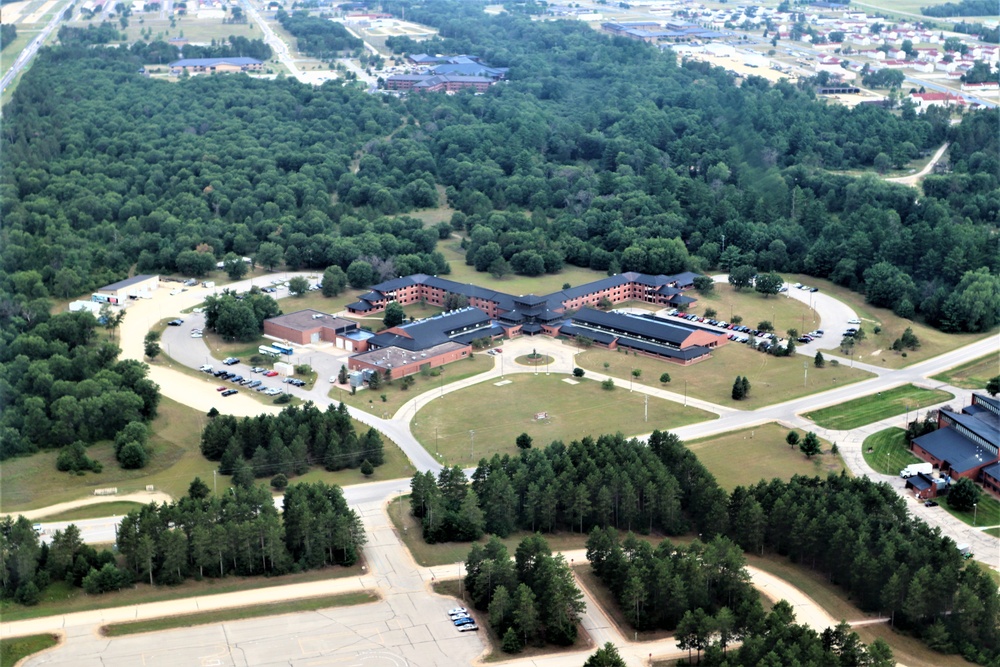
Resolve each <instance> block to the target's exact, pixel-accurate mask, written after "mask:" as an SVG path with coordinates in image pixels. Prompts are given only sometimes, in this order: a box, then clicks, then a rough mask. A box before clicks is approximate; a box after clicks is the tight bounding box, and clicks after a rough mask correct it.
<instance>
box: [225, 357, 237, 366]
mask: <svg viewBox="0 0 1000 667" xmlns="http://www.w3.org/2000/svg"><path fill="white" fill-rule="evenodd" d="M222 363H224V364H225V365H227V366H235V365H236V364H238V363H240V360H239V359H237V358H236V357H229V358H228V359H226V360H225V361H223V362H222Z"/></svg>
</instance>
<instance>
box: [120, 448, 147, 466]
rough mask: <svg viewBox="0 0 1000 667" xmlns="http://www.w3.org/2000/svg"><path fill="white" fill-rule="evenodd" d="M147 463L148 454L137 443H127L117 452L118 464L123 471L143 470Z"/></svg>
mask: <svg viewBox="0 0 1000 667" xmlns="http://www.w3.org/2000/svg"><path fill="white" fill-rule="evenodd" d="M148 461H149V454H148V453H147V452H146V448H145V447H143V446H142V444H140V443H138V442H128V443H126V444H125V445H124V446H123V447H122V448H121V450H119V452H118V463H120V464H121V466H122V468H124V469H125V470H138V469H140V468H145V467H146V463H147V462H148Z"/></svg>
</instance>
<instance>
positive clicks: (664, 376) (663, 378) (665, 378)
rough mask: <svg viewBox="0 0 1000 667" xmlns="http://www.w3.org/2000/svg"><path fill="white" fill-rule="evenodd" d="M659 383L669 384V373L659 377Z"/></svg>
mask: <svg viewBox="0 0 1000 667" xmlns="http://www.w3.org/2000/svg"><path fill="white" fill-rule="evenodd" d="M660 382H662V383H663V384H667V383H668V382H670V373H664V374H663V375H661V376H660Z"/></svg>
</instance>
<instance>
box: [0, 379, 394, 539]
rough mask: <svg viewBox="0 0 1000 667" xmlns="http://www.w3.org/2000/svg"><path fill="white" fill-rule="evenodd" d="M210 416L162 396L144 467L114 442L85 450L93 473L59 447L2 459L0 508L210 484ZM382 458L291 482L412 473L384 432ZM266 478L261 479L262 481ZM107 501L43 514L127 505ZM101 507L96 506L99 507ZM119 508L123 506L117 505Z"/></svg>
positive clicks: (222, 485)
mask: <svg viewBox="0 0 1000 667" xmlns="http://www.w3.org/2000/svg"><path fill="white" fill-rule="evenodd" d="M207 421H208V417H207V416H206V415H205V414H204V413H202V412H199V411H197V410H193V409H191V408H189V407H187V406H185V405H181V404H180V403H177V402H176V401H173V400H171V399H169V398H167V397H165V396H164V397H162V398H161V399H160V408H159V415H158V416H157V418H156V419H155V420H153V422H152V424H151V425H150V433H151V434H152V435H151V436H150V439H149V442H150V452H151V456H150V459H149V465H147V466H146V467H145V468H143V469H142V470H122V469H121V468H120V467H119V466H118V462H117V461H116V460H115V454H114V443H112V442H100V443H96V444H93V445H91V446H89V447H88V448H87V455H88V456H90V457H91V458H93V459H97V460H98V461H100V462H101V463H102V464H103V465H104V470H103V471H102V472H101V473H100V474H97V475H95V474H94V473H90V472H88V473H85V474H83V475H74V474H71V473H65V472H58V471H57V470H56V457H57V456H58V453H59V452H58V450H46V451H42V452H38V453H36V454H32V455H31V456H25V457H20V458H15V459H10V460H8V461H4V463H3V484H0V511H3V512H10V513H16V512H18V511H24V510H29V509H37V508H40V507H47V506H49V505H54V504H56V503H62V502H68V501H71V500H76V499H78V498H83V497H86V496H91V495H92V494H93V492H94V489H102V488H108V487H116V488H117V489H118V492H119V493H131V492H136V491H142V490H144V489H145V488H146V486H147V485H152V486H154V487H155V488H156V490H157V491H162V492H164V493H166V494H169V495H170V496H172V497H173V498H180V497H182V496H184V495H185V494H187V490H188V486H189V485H190V484H191V480H193V479H194V478H195V477H200V478H201V479H202V481H203V482H205V483H206V484H208V485H209V486H210V487H211V486H212V471H213V470H217V469H218V463H217V462H214V461H209V460H208V459H206V458H205V457H204V456H202V454H201V449H200V444H201V431H202V429H203V428H204V425H205V422H207ZM353 424H354V428H355V429H356V430H357V431H358V432H359V433H364V432H365V431H367V430H368V427H367V426H365V425H364V424H362V423H361V422H357V421H354V422H353ZM382 440H383V443H384V449H385V459H386V462H385V464H383V465H382V466H379V467H378V468H376V469H375V473H374V474H373V475H372V476H371V477H369V478H366V477H365V476H364V475H362V474H361V473H360V472H359V471H358V470H350V469H349V470H339V471H336V472H328V471H326V470H323V469H322V468H321V467H316V468H314V469H313V470H311V471H309V472H308V473H307V474H305V475H302V476H300V477H293V478H291V479H290V480H289V481H290V482H291V483H292V484H295V483H297V482H302V481H308V482H315V481H320V480H322V481H324V482H326V483H328V484H339V485H341V486H346V485H349V484H361V483H364V482H370V481H379V480H385V479H395V478H397V477H405V476H409V475H412V474H413V469H412V466H410V463H409V460H408V459H407V458H406V456H405V455H404V454H403V452H402V451H401V450H400V449H399V447H397V446H396V444H395V443H393V442H392V441H390V440H389V439H388V438H386V437H385V436H383V437H382ZM267 481H268V480H267V479H261V480H259V483H261V484H266V483H267ZM216 485H217V487H218V491H219V492H220V493H225V490H226V489H227V488H229V477H228V476H223V475H219V476H218V477H217V479H216ZM108 500H109V501H110V504H104V503H102V504H100V505H95V506H92V507H87V508H81V509H79V510H73V511H74V512H79V513H80V514H78V515H74V516H69V517H66V518H60V519H55V518H53V517H46V520H49V521H52V520H71V519H83V518H88V514H89V513H90V512H96V513H94V514H89V516H90V517H100V516H108V515H110V514H116V513H117V514H121V513H124V512H125V511H127V509H125V508H124V507H112V505H116V504H118V505H125V503H115V502H114V497H113V496H111V497H108ZM98 508H100V510H98ZM116 510H121V511H116Z"/></svg>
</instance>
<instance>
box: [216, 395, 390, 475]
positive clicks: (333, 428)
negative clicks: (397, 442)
mask: <svg viewBox="0 0 1000 667" xmlns="http://www.w3.org/2000/svg"><path fill="white" fill-rule="evenodd" d="M201 452H202V454H204V455H205V457H206V458H208V459H209V460H210V461H219V472H220V473H222V474H223V475H233V483H234V484H236V485H237V486H251V485H252V484H253V481H254V478H256V477H274V476H277V475H283V476H284V477H285V478H289V477H292V476H294V475H301V474H304V473H305V472H307V471H308V470H309V467H310V466H311V465H322V466H323V467H324V468H326V469H327V470H342V469H343V468H357V467H359V466H361V464H362V463H364V462H365V461H368V463H370V464H371V465H372V466H373V467H377V466H380V465H382V464H383V463H384V462H385V454H384V451H383V443H382V436H381V435H379V432H378V431H376V430H375V429H374V428H371V429H368V431H366V432H365V433H363V434H358V433H356V432H355V430H354V424H353V422H352V421H351V417H350V415H349V414H348V413H347V408H346V406H344V404H343V403H341V404H340V405H339V406H338V407H334V406H333V405H330V406H329V407H328V408H327V409H326V411H325V412H324V411H322V410H320V409H319V408H317V407H316V406H315V405H313V403H312V402H311V401H310V402H307V403H306V404H305V405H303V406H302V407H290V408H285V409H284V410H282V411H281V412H280V413H279V414H277V415H258V416H256V417H244V418H243V419H237V418H236V417H233V416H232V415H216V416H215V417H213V418H212V420H211V421H210V422H209V423H208V424H207V425H206V426H205V430H204V431H203V432H202V435H201Z"/></svg>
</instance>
